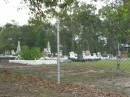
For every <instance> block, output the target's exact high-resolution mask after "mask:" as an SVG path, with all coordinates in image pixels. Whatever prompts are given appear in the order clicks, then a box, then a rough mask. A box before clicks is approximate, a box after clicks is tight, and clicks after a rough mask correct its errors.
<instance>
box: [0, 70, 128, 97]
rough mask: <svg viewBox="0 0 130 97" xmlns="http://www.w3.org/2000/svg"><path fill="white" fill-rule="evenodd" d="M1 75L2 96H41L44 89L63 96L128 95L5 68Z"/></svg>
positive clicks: (0, 89)
mask: <svg viewBox="0 0 130 97" xmlns="http://www.w3.org/2000/svg"><path fill="white" fill-rule="evenodd" d="M1 76H2V80H1V82H0V85H1V88H0V96H1V95H2V96H1V97H4V96H10V95H15V96H18V97H39V96H38V95H39V94H40V91H41V90H43V91H44V89H49V90H51V91H52V90H54V91H56V92H57V94H59V95H62V96H61V97H128V96H125V95H123V94H120V93H117V92H114V91H113V92H104V91H102V90H100V89H97V88H96V87H95V86H92V85H90V86H89V85H85V86H83V85H80V84H72V83H61V84H57V82H55V81H51V80H47V79H44V78H39V77H34V76H25V75H19V76H18V75H15V74H14V73H13V72H12V71H10V70H3V71H2V72H1ZM10 92H11V93H10ZM8 93H9V94H8ZM64 94H69V95H70V96H63V95H64ZM32 95H33V96H32ZM34 95H35V96H34ZM52 96H53V95H52ZM12 97H14V96H12ZM43 97H45V96H43ZM48 97H49V96H48Z"/></svg>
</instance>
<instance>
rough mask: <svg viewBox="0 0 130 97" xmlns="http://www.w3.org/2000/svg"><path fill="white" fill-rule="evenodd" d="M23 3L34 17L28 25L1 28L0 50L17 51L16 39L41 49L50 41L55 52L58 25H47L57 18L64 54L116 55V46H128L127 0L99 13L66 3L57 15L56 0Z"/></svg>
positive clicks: (70, 1)
mask: <svg viewBox="0 0 130 97" xmlns="http://www.w3.org/2000/svg"><path fill="white" fill-rule="evenodd" d="M26 1H29V3H30V6H29V7H30V12H31V13H32V15H33V18H30V20H29V23H28V25H23V26H19V25H17V24H9V23H8V24H6V25H5V26H3V27H0V51H5V50H11V49H15V50H16V47H17V41H18V40H19V41H21V45H22V46H28V47H29V48H31V47H39V48H40V49H41V50H43V49H44V48H46V46H47V42H48V41H49V42H50V44H51V50H52V52H53V53H56V45H57V44H56V40H57V39H56V32H57V30H56V25H57V24H52V23H50V21H52V19H54V18H56V17H59V19H60V49H61V50H62V51H63V53H64V54H66V55H68V53H69V52H70V51H75V52H77V53H79V54H80V53H81V52H82V51H83V50H90V51H91V52H92V53H94V52H101V53H103V52H107V53H112V54H116V51H117V45H118V43H123V44H129V43H130V8H129V6H130V3H129V0H128V1H125V2H123V1H121V0H120V2H116V1H117V0H115V2H112V3H109V4H107V5H106V6H104V7H102V8H101V9H100V10H97V9H96V6H94V5H92V4H85V3H79V2H78V1H76V0H65V1H64V2H62V4H61V5H60V9H61V10H60V12H57V10H56V9H57V8H56V7H57V1H56V0H26ZM26 1H25V2H26ZM118 1H119V0H118ZM126 2H127V3H126ZM43 4H44V6H43ZM43 8H45V9H46V10H45V11H43Z"/></svg>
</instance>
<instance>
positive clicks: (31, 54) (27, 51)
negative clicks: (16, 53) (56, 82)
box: [20, 46, 42, 60]
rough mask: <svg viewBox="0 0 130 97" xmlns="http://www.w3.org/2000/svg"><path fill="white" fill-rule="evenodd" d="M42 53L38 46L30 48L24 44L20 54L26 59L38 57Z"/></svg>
mask: <svg viewBox="0 0 130 97" xmlns="http://www.w3.org/2000/svg"><path fill="white" fill-rule="evenodd" d="M41 55H42V53H41V51H40V48H38V47H33V48H29V47H28V46H23V47H22V50H21V52H20V56H21V57H22V58H23V59H25V60H34V59H38V58H40V57H41Z"/></svg>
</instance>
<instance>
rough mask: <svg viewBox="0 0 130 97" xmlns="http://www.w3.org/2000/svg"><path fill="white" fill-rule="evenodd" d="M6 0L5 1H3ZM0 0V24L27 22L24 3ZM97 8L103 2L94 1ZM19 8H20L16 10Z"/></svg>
mask: <svg viewBox="0 0 130 97" xmlns="http://www.w3.org/2000/svg"><path fill="white" fill-rule="evenodd" d="M5 1H6V2H5ZM5 1H4V0H0V26H2V25H5V24H6V23H12V21H13V20H15V21H16V23H17V24H19V25H23V24H27V22H28V19H29V15H28V13H29V9H28V8H27V7H25V5H24V4H21V3H20V2H21V0H5ZM80 1H83V2H90V0H80ZM96 5H97V6H98V8H101V6H102V5H104V3H102V2H98V3H96ZM19 8H22V9H20V10H18V9H19Z"/></svg>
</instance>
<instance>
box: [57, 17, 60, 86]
mask: <svg viewBox="0 0 130 97" xmlns="http://www.w3.org/2000/svg"><path fill="white" fill-rule="evenodd" d="M59 25H60V21H59V19H58V20H57V81H58V84H60V35H59V32H60V26H59Z"/></svg>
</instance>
